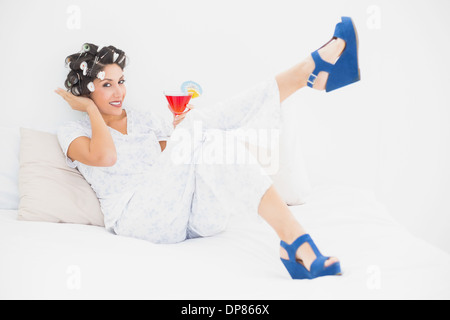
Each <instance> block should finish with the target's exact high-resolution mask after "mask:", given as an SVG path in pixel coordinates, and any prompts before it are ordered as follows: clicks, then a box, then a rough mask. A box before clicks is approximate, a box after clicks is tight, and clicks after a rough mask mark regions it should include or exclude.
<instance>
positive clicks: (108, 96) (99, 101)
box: [89, 64, 127, 116]
mask: <svg viewBox="0 0 450 320" xmlns="http://www.w3.org/2000/svg"><path fill="white" fill-rule="evenodd" d="M103 71H104V72H105V78H104V79H103V80H100V79H98V78H96V79H94V81H93V82H94V86H95V90H94V92H92V93H91V94H90V96H89V97H90V98H91V99H92V100H93V101H94V102H95V104H96V105H97V107H98V109H99V110H100V112H101V113H102V114H104V115H111V116H114V115H116V116H119V115H121V114H122V104H123V100H124V99H125V95H126V94H127V89H126V87H125V84H124V83H125V79H124V75H123V70H122V68H120V67H119V66H118V65H117V64H108V65H107V66H105V68H104V69H103Z"/></svg>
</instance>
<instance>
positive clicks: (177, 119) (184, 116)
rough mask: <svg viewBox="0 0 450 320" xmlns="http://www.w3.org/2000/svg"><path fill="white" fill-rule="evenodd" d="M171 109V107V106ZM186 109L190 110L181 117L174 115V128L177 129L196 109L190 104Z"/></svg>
mask: <svg viewBox="0 0 450 320" xmlns="http://www.w3.org/2000/svg"><path fill="white" fill-rule="evenodd" d="M169 107H170V106H169ZM186 108H187V109H188V110H186V111H185V112H183V113H182V114H180V115H176V114H174V115H173V127H174V128H176V127H177V126H178V125H179V124H180V123H181V122H182V121H183V120H184V118H186V115H187V113H188V112H189V111H191V110H192V109H194V106H193V105H191V104H188V105H187V106H186Z"/></svg>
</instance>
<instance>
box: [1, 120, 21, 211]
mask: <svg viewBox="0 0 450 320" xmlns="http://www.w3.org/2000/svg"><path fill="white" fill-rule="evenodd" d="M0 135H1V139H0V150H1V157H0V209H7V210H16V209H17V208H18V207H19V182H18V180H19V146H20V131H19V127H7V126H0Z"/></svg>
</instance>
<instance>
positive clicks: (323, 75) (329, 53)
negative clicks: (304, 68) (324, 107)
mask: <svg viewBox="0 0 450 320" xmlns="http://www.w3.org/2000/svg"><path fill="white" fill-rule="evenodd" d="M344 49H345V41H344V40H342V39H339V38H338V39H334V40H332V41H331V42H330V43H328V44H327V45H325V46H324V47H323V48H322V49H320V50H319V55H320V56H321V58H322V59H323V60H324V61H326V62H328V63H331V64H335V63H336V61H337V60H338V59H339V57H340V56H341V54H342V52H343V51H344ZM308 61H309V63H310V64H311V68H312V69H311V70H312V71H314V69H315V63H314V60H313V58H312V57H311V56H309V57H308ZM312 71H311V72H312ZM328 76H329V74H328V73H327V72H320V73H319V75H318V76H317V79H316V81H315V82H314V86H313V88H314V89H316V90H320V91H323V90H325V88H326V86H327V81H328Z"/></svg>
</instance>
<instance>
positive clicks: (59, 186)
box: [18, 128, 104, 226]
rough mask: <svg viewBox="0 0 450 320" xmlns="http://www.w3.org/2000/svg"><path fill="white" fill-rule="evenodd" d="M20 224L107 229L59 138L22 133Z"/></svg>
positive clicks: (23, 130) (89, 188)
mask: <svg viewBox="0 0 450 320" xmlns="http://www.w3.org/2000/svg"><path fill="white" fill-rule="evenodd" d="M20 135H21V143H20V169H19V193H20V203H19V214H18V219H19V220H28V221H46V222H61V223H76V224H90V225H96V226H104V223H103V214H102V212H101V209H100V203H99V201H98V199H97V197H96V195H95V193H94V191H93V190H92V188H91V187H90V185H89V184H88V182H87V181H86V180H85V179H84V178H83V176H82V175H81V174H80V172H79V171H78V170H77V169H72V168H69V167H68V166H67V164H66V160H65V157H64V154H63V152H62V150H61V147H60V146H59V143H58V139H57V137H56V135H54V134H51V133H47V132H41V131H36V130H32V129H25V128H21V129H20Z"/></svg>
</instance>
